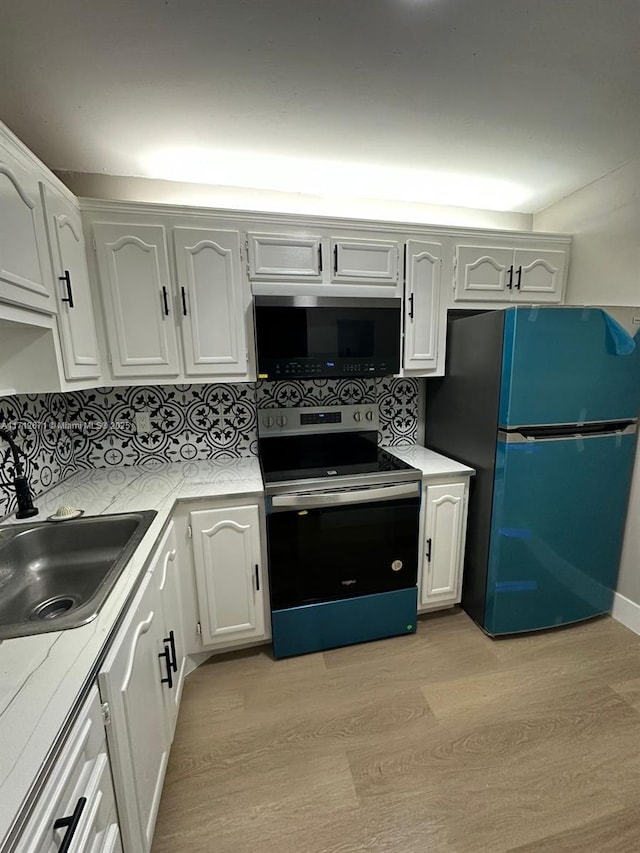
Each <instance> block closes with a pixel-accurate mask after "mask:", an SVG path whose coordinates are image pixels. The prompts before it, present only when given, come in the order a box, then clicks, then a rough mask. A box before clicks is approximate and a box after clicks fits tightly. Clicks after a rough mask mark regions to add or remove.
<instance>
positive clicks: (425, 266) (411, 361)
mask: <svg viewBox="0 0 640 853" xmlns="http://www.w3.org/2000/svg"><path fill="white" fill-rule="evenodd" d="M441 269H442V246H441V244H440V243H419V242H417V241H416V240H409V241H408V243H407V255H406V292H405V302H404V330H405V343H404V367H405V368H406V369H407V370H433V369H434V368H435V367H436V366H437V361H438V320H439V305H440V273H441Z"/></svg>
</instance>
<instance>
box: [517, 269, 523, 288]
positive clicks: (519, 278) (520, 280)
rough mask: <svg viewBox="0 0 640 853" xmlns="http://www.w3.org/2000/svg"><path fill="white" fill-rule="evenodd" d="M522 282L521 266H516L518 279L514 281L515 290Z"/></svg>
mask: <svg viewBox="0 0 640 853" xmlns="http://www.w3.org/2000/svg"><path fill="white" fill-rule="evenodd" d="M521 284H522V267H521V266H520V267H518V280H517V281H516V290H520V285H521Z"/></svg>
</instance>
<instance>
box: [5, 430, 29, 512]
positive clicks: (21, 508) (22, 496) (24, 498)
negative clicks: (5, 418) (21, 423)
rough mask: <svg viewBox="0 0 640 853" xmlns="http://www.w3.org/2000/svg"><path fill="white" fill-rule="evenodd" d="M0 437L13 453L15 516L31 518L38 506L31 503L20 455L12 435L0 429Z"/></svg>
mask: <svg viewBox="0 0 640 853" xmlns="http://www.w3.org/2000/svg"><path fill="white" fill-rule="evenodd" d="M0 438H3V439H4V440H5V441H6V442H7V444H8V445H9V447H10V448H11V453H12V455H13V466H14V468H15V477H14V478H13V485H14V486H15V489H16V498H17V499H18V511H17V512H16V518H32V517H33V516H34V515H37V514H38V508H37V507H35V506H34V505H33V499H32V497H31V492H30V491H29V483H28V482H27V478H26V477H25V476H24V472H23V470H22V463H21V462H20V457H19V455H18V453H19V451H18V447H17V445H16V443H15V441H14V440H13V436H12V435H11V433H10V432H9V431H8V430H6V429H0Z"/></svg>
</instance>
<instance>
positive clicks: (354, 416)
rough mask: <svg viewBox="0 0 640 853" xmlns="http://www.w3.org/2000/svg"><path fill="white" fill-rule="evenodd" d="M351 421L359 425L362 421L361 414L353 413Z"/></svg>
mask: <svg viewBox="0 0 640 853" xmlns="http://www.w3.org/2000/svg"><path fill="white" fill-rule="evenodd" d="M353 419H354V421H357V422H358V423H360V421H361V420H362V412H354V414H353Z"/></svg>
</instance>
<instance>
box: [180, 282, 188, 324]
mask: <svg viewBox="0 0 640 853" xmlns="http://www.w3.org/2000/svg"><path fill="white" fill-rule="evenodd" d="M180 293H181V294H182V313H183V314H184V316H185V317H186V316H187V294H186V292H185V289H184V287H181V288H180Z"/></svg>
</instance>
